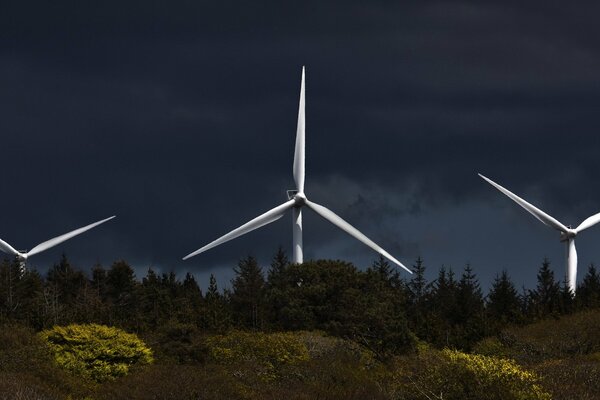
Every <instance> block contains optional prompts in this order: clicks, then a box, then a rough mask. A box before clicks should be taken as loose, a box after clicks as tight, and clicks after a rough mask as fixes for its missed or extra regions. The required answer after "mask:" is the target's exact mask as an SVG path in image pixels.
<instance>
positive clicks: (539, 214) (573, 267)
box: [479, 174, 600, 293]
mask: <svg viewBox="0 0 600 400" xmlns="http://www.w3.org/2000/svg"><path fill="white" fill-rule="evenodd" d="M479 176H480V177H481V178H483V179H484V180H485V181H486V182H488V183H489V184H490V185H492V186H494V187H495V188H496V189H498V190H499V191H500V192H502V193H504V194H505V195H506V196H507V197H508V198H510V199H511V200H512V201H514V202H515V203H517V204H518V205H520V206H521V207H523V208H524V209H525V210H526V211H527V212H528V213H530V214H531V215H533V216H534V217H535V218H536V219H537V220H539V221H540V222H541V223H543V224H544V225H547V226H549V227H551V228H554V229H556V230H557V231H559V232H560V241H561V242H565V243H566V246H567V268H566V269H567V285H568V287H569V290H570V291H571V292H572V293H575V289H576V288H577V249H576V248H575V237H576V236H577V235H578V234H579V233H581V232H582V231H584V230H585V229H587V228H590V227H592V226H594V225H596V224H597V223H598V222H600V213H598V214H594V215H592V216H591V217H589V218H587V219H585V220H584V221H583V222H582V223H581V224H579V226H578V227H577V228H575V229H572V228H570V227H567V226H565V225H564V224H563V223H561V222H559V221H558V220H557V219H556V218H554V217H551V216H550V215H548V214H546V213H545V212H543V211H542V210H540V209H539V208H537V207H535V206H534V205H533V204H530V203H528V202H527V201H525V200H523V199H522V198H520V197H519V196H517V195H516V194H514V193H512V192H511V191H509V190H508V189H506V188H504V187H502V186H500V185H498V184H497V183H496V182H494V181H492V180H491V179H489V178H486V177H485V176H483V175H481V174H479Z"/></svg>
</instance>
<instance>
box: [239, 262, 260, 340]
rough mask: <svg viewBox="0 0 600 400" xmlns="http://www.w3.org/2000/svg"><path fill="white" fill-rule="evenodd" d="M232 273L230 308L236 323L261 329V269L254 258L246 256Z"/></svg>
mask: <svg viewBox="0 0 600 400" xmlns="http://www.w3.org/2000/svg"><path fill="white" fill-rule="evenodd" d="M234 271H235V278H234V279H233V280H232V281H231V285H232V289H233V292H232V293H231V306H232V311H233V313H234V317H235V318H236V322H237V323H238V324H239V325H240V326H243V327H246V328H252V329H259V328H262V327H263V323H264V310H263V308H264V289H265V280H264V276H263V273H262V269H261V268H260V266H259V265H258V262H257V261H256V259H255V258H254V257H252V256H248V257H246V258H244V259H242V260H240V262H239V263H238V265H237V268H235V269H234Z"/></svg>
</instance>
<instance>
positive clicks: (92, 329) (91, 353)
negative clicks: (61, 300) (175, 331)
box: [40, 324, 153, 382]
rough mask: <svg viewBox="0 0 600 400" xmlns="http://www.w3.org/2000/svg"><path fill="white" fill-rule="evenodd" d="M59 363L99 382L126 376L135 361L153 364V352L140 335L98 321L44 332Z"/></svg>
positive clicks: (44, 336)
mask: <svg viewBox="0 0 600 400" xmlns="http://www.w3.org/2000/svg"><path fill="white" fill-rule="evenodd" d="M40 337H41V338H42V339H44V340H45V341H46V342H47V343H48V345H49V347H50V349H51V350H52V352H53V353H54V358H55V360H56V362H57V364H58V365H60V366H61V367H63V368H65V369H67V370H69V371H72V372H74V373H77V374H80V375H83V376H85V377H89V378H91V379H93V380H95V381H97V382H102V381H106V380H110V379H114V378H116V377H119V376H123V375H126V374H127V373H128V372H129V369H130V367H131V366H132V365H134V364H149V363H151V362H152V361H153V359H152V351H151V350H150V349H149V348H148V347H146V345H145V344H144V342H142V341H141V340H140V339H139V338H138V337H137V336H136V335H134V334H131V333H127V332H125V331H123V330H121V329H118V328H114V327H108V326H104V325H97V324H86V325H77V324H72V325H68V326H55V327H54V328H52V329H48V330H45V331H42V332H40Z"/></svg>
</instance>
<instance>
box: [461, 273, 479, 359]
mask: <svg viewBox="0 0 600 400" xmlns="http://www.w3.org/2000/svg"><path fill="white" fill-rule="evenodd" d="M457 305H458V310H459V313H458V318H457V321H456V322H457V324H458V325H459V326H460V327H461V329H460V331H461V332H460V333H459V338H458V344H459V347H460V348H462V349H466V350H469V349H470V347H471V346H472V345H473V344H475V343H476V342H478V341H479V340H481V339H483V337H484V336H485V333H486V325H485V315H484V310H485V306H484V301H483V293H482V292H481V287H480V286H479V281H478V280H477V277H476V275H475V273H474V272H473V269H472V268H471V266H470V265H469V264H467V265H466V267H465V269H464V271H463V274H462V276H461V278H460V282H459V283H458V291H457Z"/></svg>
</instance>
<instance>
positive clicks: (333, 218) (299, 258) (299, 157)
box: [183, 67, 412, 273]
mask: <svg viewBox="0 0 600 400" xmlns="http://www.w3.org/2000/svg"><path fill="white" fill-rule="evenodd" d="M304 103H305V100H304V67H303V68H302V83H301V86H300V106H299V110H298V128H297V132H296V147H295V151H294V166H293V172H294V181H295V182H296V190H288V191H287V196H288V201H286V202H285V203H283V204H281V205H280V206H277V207H275V208H273V209H272V210H270V211H267V212H266V213H264V214H262V215H260V216H258V217H256V218H254V219H253V220H251V221H249V222H247V223H245V224H244V225H242V226H240V227H239V228H237V229H234V230H233V231H231V232H229V233H228V234H226V235H223V236H221V237H220V238H218V239H217V240H215V241H213V242H211V243H209V244H207V245H206V246H204V247H201V248H200V249H198V250H196V251H194V252H193V253H190V254H188V255H187V256H185V257H184V258H183V259H184V260H187V259H188V258H190V257H193V256H195V255H197V254H200V253H202V252H204V251H206V250H208V249H211V248H213V247H216V246H218V245H220V244H222V243H225V242H227V241H229V240H232V239H235V238H236V237H238V236H241V235H244V234H246V233H248V232H250V231H253V230H255V229H258V228H260V227H262V226H265V225H267V224H270V223H271V222H274V221H277V220H278V219H280V218H281V217H282V216H283V215H284V214H285V213H286V211H287V210H289V209H291V210H292V213H293V256H292V258H293V262H294V263H298V264H300V263H302V262H303V252H302V207H304V206H306V207H307V208H309V209H311V210H313V211H314V212H316V213H317V214H319V215H320V216H321V217H323V218H325V219H326V220H327V221H329V222H331V223H332V224H333V225H335V226H337V227H338V228H340V229H341V230H343V231H344V232H346V233H348V234H349V235H351V236H353V237H354V238H356V239H357V240H359V241H360V242H362V243H364V244H366V245H367V246H369V247H370V248H372V249H373V250H375V251H376V252H378V253H379V254H381V255H382V256H384V257H386V258H387V259H389V260H390V261H392V262H394V263H395V264H397V265H398V266H400V267H402V268H404V269H405V270H406V271H408V272H409V273H412V271H411V270H409V269H408V268H406V267H405V266H404V265H402V263H401V262H400V261H398V260H396V259H395V258H394V257H392V256H391V255H390V254H389V253H388V252H387V251H385V250H384V249H382V248H381V247H379V246H378V245H377V244H376V243H375V242H373V241H372V240H371V239H369V238H368V237H366V236H365V235H363V234H362V233H361V232H360V231H358V229H356V228H354V227H353V226H352V225H350V224H349V223H347V222H346V221H344V220H343V219H342V218H340V217H339V216H338V215H336V214H335V213H334V212H333V211H331V210H329V209H327V208H325V207H323V206H321V205H319V204H317V203H314V202H312V201H309V200H308V199H307V198H306V194H305V193H304V175H305V168H304V147H305V146H304V144H305V130H304V128H305V123H304V122H305V121H304V119H305V118H304Z"/></svg>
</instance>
